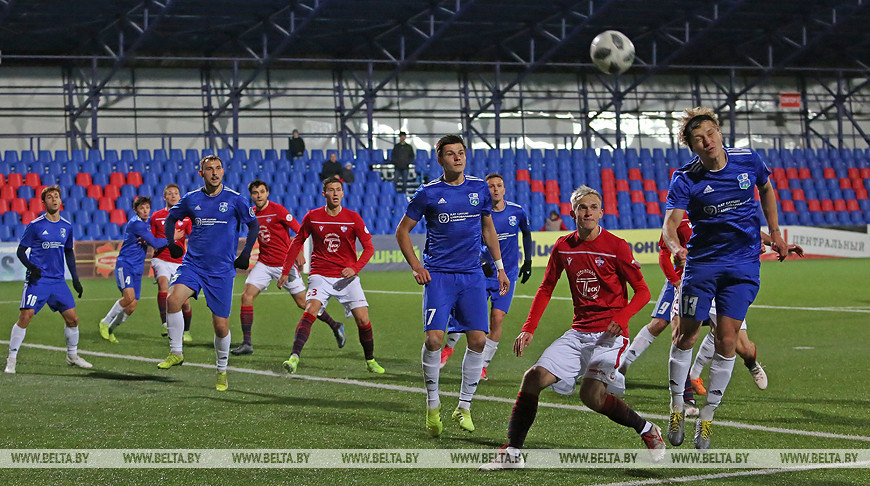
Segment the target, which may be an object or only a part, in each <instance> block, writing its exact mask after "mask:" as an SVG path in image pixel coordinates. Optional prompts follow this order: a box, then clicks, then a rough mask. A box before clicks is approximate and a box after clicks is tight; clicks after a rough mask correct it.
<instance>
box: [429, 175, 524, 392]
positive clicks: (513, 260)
mask: <svg viewBox="0 0 870 486" xmlns="http://www.w3.org/2000/svg"><path fill="white" fill-rule="evenodd" d="M485 180H486V184H487V185H488V186H489V195H490V196H491V197H492V212H491V213H490V214H491V215H492V224H493V225H494V226H495V231H496V233H498V246H499V249H500V250H501V258H502V261H503V262H504V268H505V273H507V276H508V279H510V281H511V288H510V290H508V293H507V294H506V295H500V294H499V283H498V279H496V278H495V275H494V274H493V273H492V271H491V270H492V268H493V267H492V264H493V263H492V259H491V258H490V256H489V252H488V251H487V252H482V253H481V257H482V258H484V259H485V260H486V265H487V266H488V267H489V269H490V271H489V274H488V275H487V279H486V292H487V294H488V297H489V300H490V302H491V306H492V308H491V309H490V311H489V333H488V334H487V336H486V344H485V345H484V347H483V371H482V372H481V374H480V379H482V380H486V379H487V377H486V367H487V366H489V364H490V362H492V358H493V356H495V352H496V351H497V350H498V343H499V341H500V340H501V331H502V323H503V322H504V318H505V316H506V315H507V313H508V311H510V308H511V302H512V301H513V298H514V290H515V289H516V283H517V278H520V277H521V279H522V280H520V282H521V283H526V281H527V280H529V277H531V276H532V233H531V231H530V230H529V218H528V216H527V215H526V211H525V209H523V207H522V206H520V205H519V204H516V203H514V202H511V201H507V200H505V198H504V195H505V187H504V179H503V178H502V176H501V175H499V174H495V173H492V174H488V175H487V176H486V178H485ZM520 232H522V234H523V253H525V260H524V261H523V266H522V268H520V267H519V263H520V248H519V233H520ZM484 273H487V272H486V270H485V271H484ZM450 323H451V325H449V326H448V333H447V342H446V343H445V345H444V347H443V348H441V367H442V368H443V367H444V365H445V364H446V363H447V358H449V357H450V355H451V354H453V348H454V347H455V346H456V342H457V341H458V340H459V338H460V336H462V333H459V332H452V331H450V329H453V324H454V323H455V319H451V320H450Z"/></svg>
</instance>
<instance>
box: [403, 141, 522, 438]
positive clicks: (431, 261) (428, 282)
mask: <svg viewBox="0 0 870 486" xmlns="http://www.w3.org/2000/svg"><path fill="white" fill-rule="evenodd" d="M436 149H437V153H438V164H439V165H441V168H442V169H443V172H444V173H443V175H442V176H441V177H439V178H438V179H436V180H434V181H432V182H429V183H428V184H424V185H422V186H420V188H418V189H417V192H416V193H415V194H414V196H413V197H412V198H411V202H410V203H408V208H407V209H406V210H405V216H404V217H402V220H401V221H400V222H399V225H398V227H397V228H396V241H397V242H398V244H399V248H400V249H401V250H402V255H404V257H405V260H406V261H407V262H408V265H410V266H411V272H412V274H413V275H414V280H416V282H417V283H418V284H420V285H423V286H424V287H423V330H424V332H425V333H426V338H425V341H424V344H423V349H422V351H421V353H422V356H421V360H422V362H423V381H424V383H425V385H426V400H427V406H426V431H427V432H428V433H429V435H431V436H433V437H437V436H438V435H440V434H441V432H442V430H443V429H444V425H443V423H442V422H441V397H440V396H439V388H438V379H439V377H440V376H439V375H440V371H441V369H440V366H439V365H440V362H441V343H442V341H443V340H444V333H445V332H446V331H447V324H448V322H449V320H450V317H451V316H453V317H455V318H456V322H457V327H456V330H457V331H461V332H465V339H466V343H467V346H468V347H467V348H466V350H465V357H464V358H463V360H462V382H461V384H460V390H459V405H458V406H457V407H456V409H455V410H454V411H453V415H452V416H451V417H452V419H453V421H454V422H456V423H458V424H459V426H460V427H461V428H462V429H463V430H466V431H468V432H473V431H474V422H472V420H471V400H472V398H473V397H474V392H475V391H476V390H477V385H478V383H479V382H480V374H481V372H482V369H483V350H484V348H485V345H486V331H487V328H488V319H487V318H486V277H484V274H483V270H482V269H481V266H480V242H481V241H483V242H484V244H485V245H486V247H487V248H488V249H489V253H490V254H491V255H492V257H493V260H494V266H495V268H496V269H497V270H498V284H499V285H498V286H499V294H500V295H502V296H504V295H506V294H507V293H508V290H510V288H511V283H510V280H509V279H508V276H507V274H506V273H505V266H504V262H503V261H502V257H501V250H499V244H498V234H497V233H496V231H495V226H493V223H492V217H491V216H490V213H491V212H492V201H491V196H490V194H489V188H488V187H487V185H486V182H484V181H483V180H481V179H479V178H477V177H472V176H468V175H465V164H466V157H465V142H463V141H462V138H461V137H459V136H456V135H447V136H444V137H442V138H441V139H440V140H438V143H437V144H436ZM423 217H425V218H426V247H425V249H424V250H423V263H422V264H421V263H420V260H419V259H418V258H417V254H416V253H415V252H414V245H413V243H412V242H411V230H412V229H414V227H415V226H416V225H417V223H418V222H419V221H420V219H422V218H423Z"/></svg>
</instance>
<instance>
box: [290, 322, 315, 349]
mask: <svg viewBox="0 0 870 486" xmlns="http://www.w3.org/2000/svg"><path fill="white" fill-rule="evenodd" d="M314 319H316V318H315V317H314V316H312V315H311V314H309V313H307V312H303V313H302V319H299V324H296V338H295V339H293V354H295V355H297V356H298V355H300V354H301V353H302V348H303V347H304V346H305V342H306V341H308V336H309V335H310V334H311V324H313V323H314Z"/></svg>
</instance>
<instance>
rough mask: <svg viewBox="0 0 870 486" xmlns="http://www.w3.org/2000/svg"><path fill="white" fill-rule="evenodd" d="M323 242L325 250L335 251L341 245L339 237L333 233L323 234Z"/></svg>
mask: <svg viewBox="0 0 870 486" xmlns="http://www.w3.org/2000/svg"><path fill="white" fill-rule="evenodd" d="M323 244H324V245H326V251H328V252H330V253H335V252H337V251H338V247H340V246H341V238H339V236H338V235H337V234H335V233H327V234H326V235H324V236H323Z"/></svg>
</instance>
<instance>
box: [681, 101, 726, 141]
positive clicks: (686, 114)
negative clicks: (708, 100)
mask: <svg viewBox="0 0 870 486" xmlns="http://www.w3.org/2000/svg"><path fill="white" fill-rule="evenodd" d="M705 120H707V121H711V122H713V125H716V129H717V130H719V117H717V116H716V113H715V112H714V111H713V109H712V108H707V107H705V106H696V107H694V108H688V109H686V110H684V111H683V118H682V119H681V123H680V133H679V135H678V137H679V139H680V143H682V144H683V145H685V146H686V147H689V148H691V147H692V145H691V144H690V143H689V137H691V136H692V130H694V129H696V128H698V126H699V125H701V122H703V121H705Z"/></svg>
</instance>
